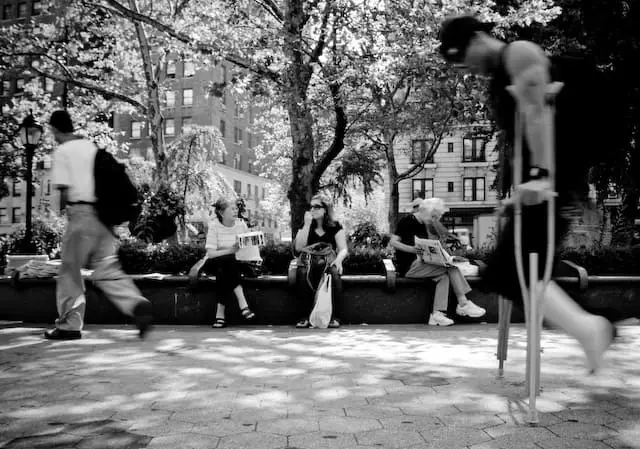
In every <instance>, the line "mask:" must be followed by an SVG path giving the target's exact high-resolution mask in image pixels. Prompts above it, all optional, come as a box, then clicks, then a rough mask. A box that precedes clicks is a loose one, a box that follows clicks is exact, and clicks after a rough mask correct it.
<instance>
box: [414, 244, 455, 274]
mask: <svg viewBox="0 0 640 449" xmlns="http://www.w3.org/2000/svg"><path fill="white" fill-rule="evenodd" d="M415 245H416V246H417V247H418V248H422V249H423V250H424V251H423V253H422V261H423V262H424V263H428V264H432V265H439V266H441V267H450V266H451V265H452V264H453V258H452V257H451V256H450V255H449V254H448V253H447V252H446V251H445V250H444V248H443V247H442V244H441V243H440V241H439V240H430V239H421V238H419V237H416V241H415Z"/></svg>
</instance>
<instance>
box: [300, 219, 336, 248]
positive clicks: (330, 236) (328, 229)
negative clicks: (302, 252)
mask: <svg viewBox="0 0 640 449" xmlns="http://www.w3.org/2000/svg"><path fill="white" fill-rule="evenodd" d="M341 229H342V225H341V224H340V223H338V222H337V221H336V222H335V224H334V225H333V226H325V228H324V234H323V235H318V234H316V231H315V228H311V229H310V230H309V238H308V239H307V246H308V245H313V244H314V243H318V242H324V243H328V244H329V245H331V247H332V248H333V250H334V251H337V247H338V244H337V243H336V234H337V233H338V232H339V231H340V230H341Z"/></svg>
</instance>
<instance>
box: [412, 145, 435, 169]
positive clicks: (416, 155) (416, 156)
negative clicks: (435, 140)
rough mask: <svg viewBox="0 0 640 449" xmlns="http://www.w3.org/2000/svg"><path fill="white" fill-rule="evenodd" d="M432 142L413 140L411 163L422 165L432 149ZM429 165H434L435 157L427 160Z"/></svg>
mask: <svg viewBox="0 0 640 449" xmlns="http://www.w3.org/2000/svg"><path fill="white" fill-rule="evenodd" d="M431 144H432V141H431V140H427V139H421V140H412V141H411V163H412V164H420V163H421V162H422V161H423V160H424V158H425V156H426V155H427V152H428V151H429V149H430V148H431ZM427 164H433V156H431V157H430V158H429V159H428V160H427Z"/></svg>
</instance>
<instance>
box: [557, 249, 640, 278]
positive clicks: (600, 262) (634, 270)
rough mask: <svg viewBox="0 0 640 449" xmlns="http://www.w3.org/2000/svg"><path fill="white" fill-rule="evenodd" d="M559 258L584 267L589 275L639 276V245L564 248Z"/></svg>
mask: <svg viewBox="0 0 640 449" xmlns="http://www.w3.org/2000/svg"><path fill="white" fill-rule="evenodd" d="M559 257H560V258H561V259H566V260H570V261H571V262H574V263H576V264H578V265H580V266H582V267H584V268H585V269H586V270H587V273H589V274H590V275H640V245H635V246H631V247H616V246H608V247H601V248H594V249H586V248H566V249H564V250H563V251H561V253H560V255H559Z"/></svg>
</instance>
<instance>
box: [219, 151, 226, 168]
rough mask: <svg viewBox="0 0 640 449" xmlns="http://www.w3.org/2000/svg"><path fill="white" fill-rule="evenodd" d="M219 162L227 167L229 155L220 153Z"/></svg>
mask: <svg viewBox="0 0 640 449" xmlns="http://www.w3.org/2000/svg"><path fill="white" fill-rule="evenodd" d="M218 162H220V163H221V164H224V165H227V153H226V152H224V151H222V152H221V153H220V157H219V159H218Z"/></svg>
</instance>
